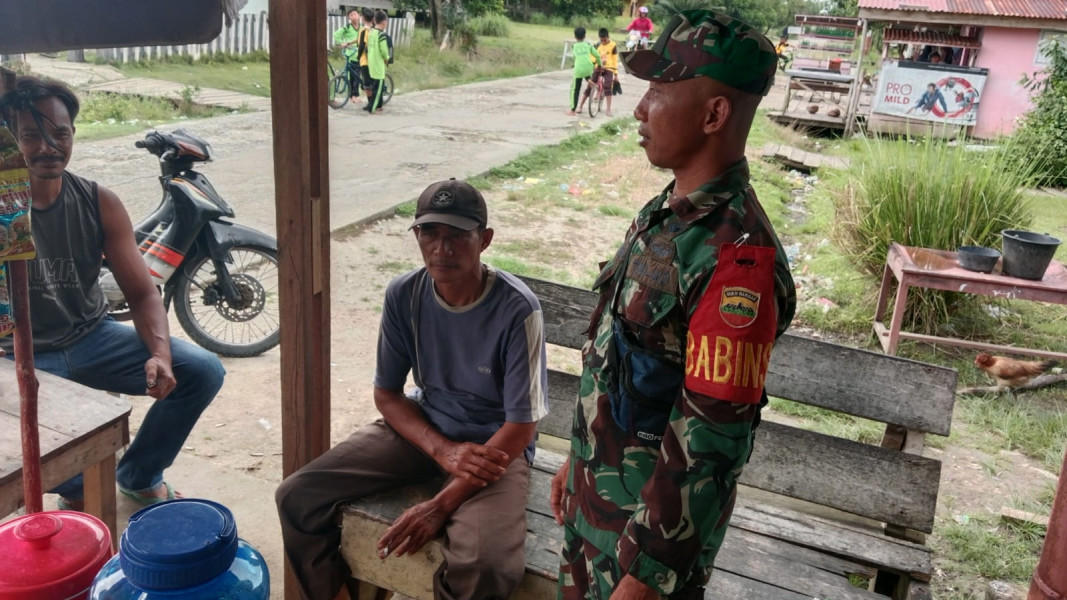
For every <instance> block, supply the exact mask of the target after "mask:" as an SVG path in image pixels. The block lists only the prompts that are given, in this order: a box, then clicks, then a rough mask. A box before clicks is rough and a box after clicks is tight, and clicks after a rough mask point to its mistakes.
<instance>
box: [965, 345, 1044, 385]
mask: <svg viewBox="0 0 1067 600" xmlns="http://www.w3.org/2000/svg"><path fill="white" fill-rule="evenodd" d="M974 364H975V366H977V367H978V368H979V369H981V370H983V371H985V372H986V373H989V375H990V377H992V378H993V379H995V380H996V382H997V391H1001V392H1002V391H1004V390H1006V389H1008V388H1011V389H1015V388H1018V387H1021V386H1024V385H1026V384H1027V383H1029V382H1030V380H1031V379H1033V378H1034V377H1037V376H1038V375H1040V374H1042V373H1044V372H1045V371H1048V370H1049V369H1051V368H1052V367H1054V366H1056V361H1054V360H1016V359H1014V358H1007V357H1005V356H992V355H989V354H986V353H984V352H983V353H982V354H979V355H978V357H977V358H975V359H974Z"/></svg>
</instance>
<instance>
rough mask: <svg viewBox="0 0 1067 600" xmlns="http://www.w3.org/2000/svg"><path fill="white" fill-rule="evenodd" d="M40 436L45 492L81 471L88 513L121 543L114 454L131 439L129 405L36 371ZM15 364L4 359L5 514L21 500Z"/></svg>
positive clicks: (1, 463)
mask: <svg viewBox="0 0 1067 600" xmlns="http://www.w3.org/2000/svg"><path fill="white" fill-rule="evenodd" d="M37 380H38V381H39V382H40V384H41V387H40V391H39V392H38V400H37V401H38V420H39V423H40V437H41V486H42V488H43V489H45V490H49V489H52V488H53V487H55V486H57V485H59V484H60V483H63V482H64V481H66V480H67V479H70V478H71V477H74V476H75V475H77V474H78V473H84V478H85V511H86V512H87V513H89V514H92V515H95V516H96V517H99V518H100V519H101V520H102V521H103V522H104V523H105V524H107V526H108V528H109V529H111V539H112V541H113V543H114V542H117V541H118V536H117V533H118V531H117V530H116V523H115V521H116V516H115V505H116V502H115V453H116V452H117V451H118V450H119V449H120V448H122V447H123V446H125V445H126V444H127V443H129V441H130V430H129V416H130V403H129V402H127V401H125V400H123V399H121V398H118V397H115V396H112V395H110V394H108V393H106V392H101V391H99V390H94V389H92V388H88V387H85V386H83V385H80V384H77V383H74V382H72V381H67V380H66V379H62V378H60V377H56V376H54V375H49V374H48V373H44V372H42V371H37ZM19 422H20V420H19V390H18V384H17V382H16V380H15V364H14V363H13V362H12V361H10V360H8V359H6V358H4V359H0V517H2V516H4V515H8V514H11V513H12V512H14V511H15V510H17V509H18V507H19V506H20V505H21V504H22V498H23V495H22V436H21V434H20V431H21V430H20V426H19Z"/></svg>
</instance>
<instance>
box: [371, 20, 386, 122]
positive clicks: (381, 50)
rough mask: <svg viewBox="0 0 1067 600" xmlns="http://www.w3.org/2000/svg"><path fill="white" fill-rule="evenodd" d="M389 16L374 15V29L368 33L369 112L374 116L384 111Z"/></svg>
mask: <svg viewBox="0 0 1067 600" xmlns="http://www.w3.org/2000/svg"><path fill="white" fill-rule="evenodd" d="M387 19H388V16H387V15H386V14H385V12H384V11H380V10H379V11H377V12H375V13H374V29H371V30H370V31H369V32H368V33H367V70H368V71H369V72H370V80H371V93H370V103H369V104H367V112H369V113H370V114H372V115H373V114H374V113H376V112H380V111H381V109H382V89H383V86H382V82H383V81H385V63H386V62H387V61H388V60H389V58H390V56H389V40H388V38H387V37H386V35H385V31H384V30H385V23H386V20H387Z"/></svg>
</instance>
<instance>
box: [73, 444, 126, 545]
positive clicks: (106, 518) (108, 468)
mask: <svg viewBox="0 0 1067 600" xmlns="http://www.w3.org/2000/svg"><path fill="white" fill-rule="evenodd" d="M82 489H83V490H84V491H85V512H87V513H89V514H91V515H95V516H96V517H97V518H99V519H100V520H101V521H103V522H104V524H105V525H107V528H108V530H109V531H111V550H112V552H114V551H117V550H118V549H119V533H120V531H119V529H118V507H117V502H116V501H115V454H114V453H111V454H109V455H107V456H105V457H104V458H103V459H102V460H101V461H100V462H98V463H95V464H90V465H89V466H88V467H87V468H86V469H85V471H84V472H83V477H82Z"/></svg>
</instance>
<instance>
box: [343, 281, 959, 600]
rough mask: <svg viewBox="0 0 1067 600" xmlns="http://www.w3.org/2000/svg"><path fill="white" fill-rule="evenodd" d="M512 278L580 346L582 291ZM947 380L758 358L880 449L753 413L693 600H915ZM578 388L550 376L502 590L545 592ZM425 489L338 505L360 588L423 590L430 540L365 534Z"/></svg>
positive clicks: (854, 364)
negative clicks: (406, 550)
mask: <svg viewBox="0 0 1067 600" xmlns="http://www.w3.org/2000/svg"><path fill="white" fill-rule="evenodd" d="M524 279H525V280H526V282H527V284H528V285H529V286H530V287H531V289H532V290H533V291H534V292H535V293H536V294H537V296H538V298H539V299H540V301H541V306H542V309H543V311H544V317H545V331H546V336H547V340H548V342H549V343H550V344H554V345H558V346H563V347H566V348H572V349H577V348H580V347H581V345H582V343H583V342H584V340H585V336H584V335H583V334H582V331H583V330H585V328H586V325H587V320H588V316H589V314H590V312H591V310H592V307H593V304H594V302H595V296H594V294H593V293H592V292H589V291H584V290H579V289H575V288H571V287H566V286H561V285H557V284H553V283H549V282H544V281H538V280H533V279H528V278H524ZM575 364H577V360H575ZM956 378H957V374H956V371H954V370H951V369H945V368H942V367H937V366H933V365H928V364H924V363H919V362H914V361H910V360H904V359H900V358H896V357H891V356H886V355H883V354H876V353H872V352H867V351H864V350H857V349H854V348H849V347H845V346H841V345H837V344H832V343H828V342H822V341H818V340H813V339H808V338H803V337H800V336H795V335H790V334H787V335H786V336H784V337H783V338H782V339H781V340H780V341H779V344H778V345H777V346H776V348H775V350H774V353H773V356H772V358H771V365H770V372H769V374H768V376H767V390H768V393H770V394H771V395H772V396H776V397H779V398H785V399H789V400H792V401H794V402H799V403H803V404H807V405H810V406H815V407H819V408H824V409H828V410H832V411H837V412H841V413H845V414H849V415H854V416H857V417H863V418H866V419H871V420H874V421H878V422H880V423H884V424H886V425H887V427H888V431H887V435H886V437H885V440H883V442H882V444H881V445H880V446H874V445H870V444H863V443H859V442H855V441H852V440H849V439H843V438H839V437H834V436H831V435H825V434H822V433H817V432H813V431H809V430H805V429H802V428H799V427H795V426H792V425H790V424H787V423H783V422H774V421H772V420H771V419H775V418H778V417H776V416H775V415H767V411H765V417H766V418H765V419H764V421H763V424H762V425H761V426H760V428H759V430H758V432H757V434H756V438H757V440H756V449H755V452H754V453H753V456H752V460H751V462H750V463H749V464H748V465H747V466H746V468H745V470H744V474H743V476H742V478H741V482H742V484H743V485H742V487H741V490H740V493H739V498H738V503H737V507H736V509H735V511H734V516H733V520H732V522H731V525H730V531H729V532H728V533H727V536H726V542H725V544H724V547H723V548H722V550H721V551H720V553H719V555H718V559H717V561H716V565H715V572H714V574H713V576H712V578H711V583H710V584H709V586H708V591H707V595H706V596H705V597H706V598H709V599H710V598H715V599H731V600H732V599H742V598H752V599H758V600H811V599H812V598H817V599H824V598H825V599H833V600H842V599H856V600H859V599H863V598H878V597H883V596H886V595H889V596H892V597H894V598H908V599H919V598H928V597H929V588H928V585H927V582H928V581H929V580H930V575H931V571H932V566H931V552H930V549H929V548H928V547H926V546H925V545H924V544H923V538H924V536H923V534H924V533H930V532H931V531H932V529H933V525H934V510H935V507H936V504H937V492H938V484H939V478H940V473H941V463H940V462H939V461H937V460H934V459H931V458H926V457H923V456H922V449H923V439H924V436H925V434H927V433H934V434H938V435H948V433H949V427H950V424H951V420H952V408H953V402H954V399H955V389H956ZM577 386H578V378H577V377H576V376H575V375H572V374H568V373H562V372H558V371H550V372H549V393H550V396H551V404H550V414H549V416H548V417H547V418H545V419H544V420H542V421H541V423H540V426H539V430H540V432H541V438H540V439H539V442H538V444H539V449H538V453H537V459H536V464H535V468H534V470H533V471H532V480H531V485H530V498H529V502H528V504H527V519H528V523H527V527H528V534H527V541H526V557H527V565H526V576H525V578H524V580H523V582H522V584H521V587H520V588H519V590H518V591H517V592H516V593H515V594H514V595H513V598H515V599H520V598H521V599H535V598H536V599H546V600H547V599H554V598H555V587H556V575H557V569H558V564H559V557H558V552H559V548H560V543H561V541H562V531H561V528H560V527H558V526H557V525H556V524H555V522H554V520H553V518H552V513H551V510H550V509H549V500H548V498H549V480H550V478H551V476H552V475H553V474H554V473H555V471H556V469H557V467H558V466H559V465H560V464H561V463H562V461H563V456H562V455H561V454H558V453H557V452H553V451H551V450H550V449H548V448H547V447H546V446H549V445H550V444H548V443H546V442H547V441H548V440H550V439H551V437H550V436H559V437H563V438H567V437H569V434H570V422H571V411H572V408H573V405H574V401H575V398H576V395H577ZM546 434H547V435H546ZM556 448H557V449H558V448H560V446H559V445H558V444H557V445H556ZM563 448H564V449H565V448H566V446H565V445H564V446H563ZM436 489H437V487H436V486H435V485H423V486H412V487H410V488H405V489H401V490H398V491H396V492H392V493H388V494H383V495H379V496H375V497H371V498H366V499H364V500H362V501H359V502H355V503H353V504H351V505H348V506H346V507H345V508H344V510H343V511H342V516H341V519H342V529H343V531H342V552H343V554H344V556H345V559H346V560H347V562H348V563H349V565H350V566H351V567H352V571H353V577H354V578H355V579H356V580H358V588H359V594H360V597H361V598H383V597H388V595H389V594H388V592H387V591H386V590H388V591H394V592H399V593H401V594H404V595H406V596H410V597H413V598H417V599H419V600H429V599H430V598H432V597H433V596H432V591H431V575H432V573H433V572H434V570H435V569H436V568H437V566H438V565H439V564H440V561H441V556H440V552H439V542H436V541H435V542H432V543H430V544H427V546H426V547H425V548H423V550H422V551H421V552H420V553H419V554H417V555H414V556H411V557H402V558H400V559H388V560H386V561H381V560H379V559H378V558H377V556H376V553H375V549H374V544H375V543H376V541H377V539H378V538H379V537H380V536H381V534H382V533H383V532H384V531H385V529H386V528H387V527H388V525H389V523H391V522H392V521H393V520H394V519H395V518H396V517H398V516H399V515H400V513H401V512H402V511H403V510H404V509H405V508H407V507H408V506H410V505H412V504H413V503H415V502H416V501H419V500H421V499H425V498H428V497H430V496H431V495H432V494H433V493H434V491H435V490H436ZM850 578H851V580H852V581H851V582H850ZM857 586H862V587H857ZM353 587H355V586H353Z"/></svg>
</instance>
